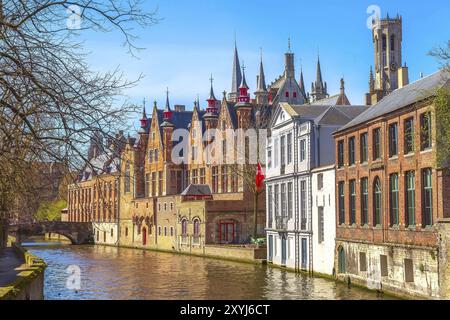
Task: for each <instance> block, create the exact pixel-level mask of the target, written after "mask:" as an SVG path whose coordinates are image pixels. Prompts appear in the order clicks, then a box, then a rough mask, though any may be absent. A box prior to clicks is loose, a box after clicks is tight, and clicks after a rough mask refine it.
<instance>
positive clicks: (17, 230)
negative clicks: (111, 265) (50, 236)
mask: <svg viewBox="0 0 450 320" xmlns="http://www.w3.org/2000/svg"><path fill="white" fill-rule="evenodd" d="M8 229H9V234H11V235H13V236H15V237H16V239H17V241H20V240H21V239H24V238H26V237H30V236H37V235H44V234H46V233H50V232H51V233H56V234H60V235H63V236H65V237H67V238H68V239H69V240H70V241H71V242H72V244H90V243H93V240H94V239H93V233H92V232H93V230H92V223H91V222H63V221H40V222H32V223H23V224H15V225H11V226H9V228H8Z"/></svg>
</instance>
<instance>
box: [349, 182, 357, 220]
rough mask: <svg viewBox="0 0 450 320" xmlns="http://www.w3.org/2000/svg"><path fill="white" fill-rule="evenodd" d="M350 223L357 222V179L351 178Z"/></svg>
mask: <svg viewBox="0 0 450 320" xmlns="http://www.w3.org/2000/svg"><path fill="white" fill-rule="evenodd" d="M349 189H350V199H349V200H350V225H353V224H355V223H356V180H350V183H349Z"/></svg>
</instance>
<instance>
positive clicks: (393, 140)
mask: <svg viewBox="0 0 450 320" xmlns="http://www.w3.org/2000/svg"><path fill="white" fill-rule="evenodd" d="M397 154H398V128H397V123H392V124H391V125H389V157H393V156H396V155H397Z"/></svg>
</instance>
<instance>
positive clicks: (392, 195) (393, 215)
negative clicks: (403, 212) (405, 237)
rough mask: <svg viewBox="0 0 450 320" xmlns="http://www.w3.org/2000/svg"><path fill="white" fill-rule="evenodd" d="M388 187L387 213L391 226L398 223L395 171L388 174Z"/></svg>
mask: <svg viewBox="0 0 450 320" xmlns="http://www.w3.org/2000/svg"><path fill="white" fill-rule="evenodd" d="M389 188H390V190H389V207H390V210H389V215H390V225H391V227H392V226H396V225H398V175H397V174H396V173H394V174H391V176H390V179H389Z"/></svg>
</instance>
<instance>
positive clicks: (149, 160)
mask: <svg viewBox="0 0 450 320" xmlns="http://www.w3.org/2000/svg"><path fill="white" fill-rule="evenodd" d="M148 162H149V163H152V162H153V150H149V151H148Z"/></svg>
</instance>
